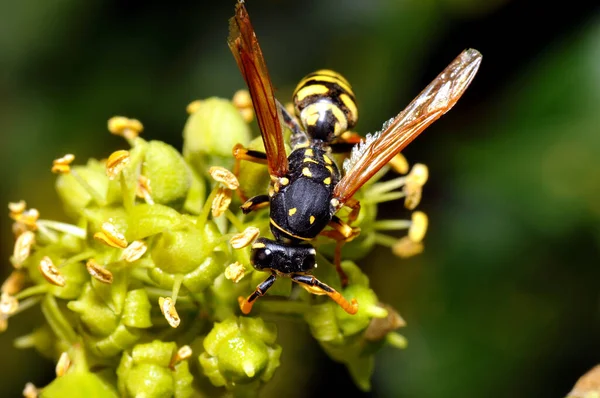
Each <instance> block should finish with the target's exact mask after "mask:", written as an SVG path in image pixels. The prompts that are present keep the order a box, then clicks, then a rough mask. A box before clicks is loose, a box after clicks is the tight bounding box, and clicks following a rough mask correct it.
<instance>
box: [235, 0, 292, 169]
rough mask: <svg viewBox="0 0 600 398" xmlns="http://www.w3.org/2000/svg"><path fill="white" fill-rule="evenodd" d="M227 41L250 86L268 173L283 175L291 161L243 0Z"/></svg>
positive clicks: (260, 52) (268, 80) (238, 4)
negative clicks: (286, 150)
mask: <svg viewBox="0 0 600 398" xmlns="http://www.w3.org/2000/svg"><path fill="white" fill-rule="evenodd" d="M227 43H228V44H229V48H230V49H231V52H232V53H233V56H234V57H235V60H236V61H237V64H238V66H239V68H240V71H241V72H242V76H243V77H244V80H246V84H247V85H248V89H249V90H250V96H251V97H252V103H253V105H254V110H255V112H256V119H257V121H258V126H259V128H260V132H261V134H262V138H263V141H264V144H265V151H266V153H267V160H268V166H269V174H271V175H273V176H277V177H281V176H283V175H285V174H286V173H287V171H288V161H287V156H286V153H285V147H284V143H283V133H282V128H281V123H280V119H279V111H278V108H277V103H276V100H275V95H274V94H273V85H272V84H271V78H270V77H269V71H268V70H267V65H266V63H265V60H264V58H263V55H262V51H261V50H260V46H259V44H258V40H257V39H256V34H255V33H254V29H253V28H252V24H251V23H250V16H249V15H248V12H247V11H246V7H245V6H244V3H243V1H240V2H238V3H237V5H236V7H235V16H234V17H232V18H231V19H229V37H228V38H227Z"/></svg>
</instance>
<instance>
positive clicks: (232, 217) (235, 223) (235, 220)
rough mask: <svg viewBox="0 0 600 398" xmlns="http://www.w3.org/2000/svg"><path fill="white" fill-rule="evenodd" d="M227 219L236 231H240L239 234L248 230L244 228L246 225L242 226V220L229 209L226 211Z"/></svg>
mask: <svg viewBox="0 0 600 398" xmlns="http://www.w3.org/2000/svg"><path fill="white" fill-rule="evenodd" d="M225 217H227V219H228V220H229V222H230V223H231V225H233V226H234V227H235V229H237V230H238V232H242V231H243V230H244V229H246V228H244V224H242V222H241V221H240V219H239V218H238V217H237V216H236V215H235V214H233V212H232V211H231V210H229V209H227V210H226V211H225Z"/></svg>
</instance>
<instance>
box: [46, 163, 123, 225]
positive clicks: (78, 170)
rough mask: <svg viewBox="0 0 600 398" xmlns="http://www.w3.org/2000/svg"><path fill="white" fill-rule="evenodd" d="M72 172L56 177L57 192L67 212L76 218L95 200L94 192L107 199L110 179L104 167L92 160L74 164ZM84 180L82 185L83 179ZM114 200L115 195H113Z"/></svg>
mask: <svg viewBox="0 0 600 398" xmlns="http://www.w3.org/2000/svg"><path fill="white" fill-rule="evenodd" d="M71 170H72V172H71V173H68V174H61V175H59V176H58V178H57V179H56V192H57V193H58V196H59V197H60V199H61V200H62V202H63V206H64V209H65V212H66V213H67V214H68V215H69V216H70V217H73V218H76V217H77V215H78V214H80V213H81V211H82V210H83V209H84V208H86V207H88V205H90V204H91V203H93V202H94V199H95V198H94V193H95V194H96V195H98V196H99V197H100V198H102V200H104V201H106V200H107V196H108V190H109V189H108V187H109V182H110V181H109V179H108V177H107V176H106V172H105V170H104V168H103V167H102V166H101V165H100V164H99V163H98V162H96V161H93V160H90V162H89V163H88V165H87V166H72V167H71ZM80 179H82V180H83V181H84V184H87V186H85V185H82V182H81V180H80ZM111 199H113V200H114V196H113V195H111Z"/></svg>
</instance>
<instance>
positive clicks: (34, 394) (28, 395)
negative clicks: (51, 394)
mask: <svg viewBox="0 0 600 398" xmlns="http://www.w3.org/2000/svg"><path fill="white" fill-rule="evenodd" d="M39 394H40V390H38V388H37V387H36V386H35V385H34V384H33V383H27V384H25V388H24V389H23V397H24V398H38V396H39Z"/></svg>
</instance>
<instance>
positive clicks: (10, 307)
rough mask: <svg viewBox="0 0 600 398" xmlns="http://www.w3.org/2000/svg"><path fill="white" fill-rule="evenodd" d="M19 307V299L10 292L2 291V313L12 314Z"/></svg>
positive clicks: (0, 297)
mask: <svg viewBox="0 0 600 398" xmlns="http://www.w3.org/2000/svg"><path fill="white" fill-rule="evenodd" d="M17 308H19V300H17V298H16V297H15V296H11V295H10V294H8V293H2V295H1V296H0V315H3V316H10V315H12V314H14V313H15V312H16V311H17Z"/></svg>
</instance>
